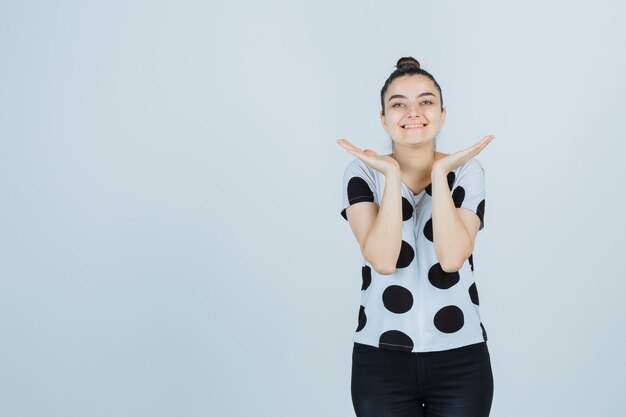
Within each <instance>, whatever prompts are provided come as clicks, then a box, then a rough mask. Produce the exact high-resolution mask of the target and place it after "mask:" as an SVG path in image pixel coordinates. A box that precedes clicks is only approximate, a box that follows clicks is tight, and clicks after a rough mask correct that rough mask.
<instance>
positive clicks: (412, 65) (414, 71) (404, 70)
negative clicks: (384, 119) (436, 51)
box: [380, 56, 443, 116]
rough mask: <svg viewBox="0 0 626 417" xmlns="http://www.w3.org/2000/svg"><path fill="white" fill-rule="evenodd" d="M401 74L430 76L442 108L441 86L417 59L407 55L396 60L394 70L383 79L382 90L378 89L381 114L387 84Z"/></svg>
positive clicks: (383, 107)
mask: <svg viewBox="0 0 626 417" xmlns="http://www.w3.org/2000/svg"><path fill="white" fill-rule="evenodd" d="M403 75H425V76H426V77H428V78H430V79H431V80H432V81H433V83H435V87H437V90H439V97H440V98H441V110H443V95H442V94H441V87H440V86H439V83H437V81H436V80H435V78H434V77H433V76H432V75H430V73H429V72H428V71H426V70H424V69H422V68H420V63H419V62H418V61H417V59H415V58H413V57H411V56H409V57H402V58H400V59H399V60H398V62H397V63H396V70H395V71H394V72H392V73H391V75H390V76H389V78H387V81H385V85H383V88H382V90H380V105H381V106H382V112H383V116H384V115H385V92H386V91H387V88H388V87H389V84H391V82H392V81H393V80H395V79H396V78H398V77H402V76H403Z"/></svg>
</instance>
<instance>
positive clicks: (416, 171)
mask: <svg viewBox="0 0 626 417" xmlns="http://www.w3.org/2000/svg"><path fill="white" fill-rule="evenodd" d="M440 156H441V154H439V153H438V152H435V150H434V149H433V147H432V146H429V147H424V148H411V149H398V147H394V150H393V152H392V153H391V157H392V158H393V159H395V160H396V161H398V165H400V173H401V175H402V177H403V178H410V179H411V181H410V182H411V183H421V182H427V181H428V182H430V174H431V171H432V169H433V164H434V162H435V161H436V160H437V159H439V158H440Z"/></svg>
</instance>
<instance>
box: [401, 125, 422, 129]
mask: <svg viewBox="0 0 626 417" xmlns="http://www.w3.org/2000/svg"><path fill="white" fill-rule="evenodd" d="M424 126H425V125H405V126H404V128H405V129H411V128H414V127H424Z"/></svg>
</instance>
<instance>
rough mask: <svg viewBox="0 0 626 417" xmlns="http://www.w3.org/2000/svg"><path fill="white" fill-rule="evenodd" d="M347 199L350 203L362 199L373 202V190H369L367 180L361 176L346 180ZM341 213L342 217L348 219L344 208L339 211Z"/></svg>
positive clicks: (358, 201)
mask: <svg viewBox="0 0 626 417" xmlns="http://www.w3.org/2000/svg"><path fill="white" fill-rule="evenodd" d="M348 201H349V202H350V205H352V204H355V203H360V202H362V201H371V202H374V192H373V191H372V190H371V188H370V187H369V185H367V182H365V180H364V179H363V178H361V177H352V178H350V181H348ZM341 215H342V216H343V218H344V219H346V220H348V217H347V216H346V209H343V210H342V211H341Z"/></svg>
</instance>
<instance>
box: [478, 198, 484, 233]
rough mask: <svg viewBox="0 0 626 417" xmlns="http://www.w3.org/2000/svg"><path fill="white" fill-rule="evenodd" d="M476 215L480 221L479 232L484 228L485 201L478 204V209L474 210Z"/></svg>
mask: <svg viewBox="0 0 626 417" xmlns="http://www.w3.org/2000/svg"><path fill="white" fill-rule="evenodd" d="M476 215H477V216H478V218H479V219H480V227H479V228H478V230H481V229H482V228H483V227H485V199H483V201H481V202H480V203H479V204H478V207H477V208H476Z"/></svg>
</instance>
